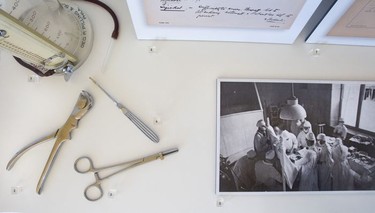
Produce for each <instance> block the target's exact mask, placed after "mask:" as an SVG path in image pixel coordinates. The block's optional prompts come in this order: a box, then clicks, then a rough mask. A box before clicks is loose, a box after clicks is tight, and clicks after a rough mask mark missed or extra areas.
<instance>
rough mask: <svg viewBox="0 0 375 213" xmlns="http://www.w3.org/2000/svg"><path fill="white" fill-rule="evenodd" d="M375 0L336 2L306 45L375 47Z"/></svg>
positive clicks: (342, 0) (343, 0)
mask: <svg viewBox="0 0 375 213" xmlns="http://www.w3.org/2000/svg"><path fill="white" fill-rule="evenodd" d="M374 8H375V0H341V1H337V2H336V3H335V5H334V6H333V7H332V9H331V10H330V11H329V13H328V14H327V15H326V16H325V17H324V19H323V20H322V22H321V23H320V24H319V25H318V27H317V28H316V29H315V30H314V32H313V33H312V34H311V35H310V36H309V38H308V39H307V40H306V42H307V43H322V44H343V45H360V46H375V9H374Z"/></svg>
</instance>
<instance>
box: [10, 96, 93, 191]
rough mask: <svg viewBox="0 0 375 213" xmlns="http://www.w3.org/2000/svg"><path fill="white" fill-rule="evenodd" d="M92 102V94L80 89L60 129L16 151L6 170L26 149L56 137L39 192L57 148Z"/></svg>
mask: <svg viewBox="0 0 375 213" xmlns="http://www.w3.org/2000/svg"><path fill="white" fill-rule="evenodd" d="M93 103H94V101H93V98H92V96H91V95H90V94H89V93H88V92H86V91H82V92H81V93H80V95H79V98H78V100H77V102H76V105H75V107H74V109H73V112H72V113H71V115H70V116H69V118H68V119H67V121H66V122H65V124H64V125H63V126H62V127H61V128H60V129H58V130H57V131H56V132H55V133H53V134H50V135H48V136H47V137H45V138H43V139H42V140H39V141H36V142H34V143H32V144H29V145H28V146H26V147H24V148H23V149H21V150H20V151H18V152H17V153H16V154H15V155H14V156H13V157H12V159H11V160H10V161H9V163H8V165H7V170H11V169H12V168H13V166H14V164H15V163H16V162H17V160H18V159H19V158H20V157H21V156H22V155H23V154H25V153H26V152H27V151H28V150H30V149H32V148H33V147H35V146H37V145H39V144H42V143H44V142H46V141H48V140H50V139H53V138H56V140H55V144H54V145H53V148H52V151H51V153H50V155H49V157H48V160H47V162H46V164H45V166H44V169H43V172H42V174H41V176H40V178H39V182H38V185H37V188H36V191H37V193H38V194H40V193H41V192H42V189H43V186H44V184H45V182H46V179H47V176H48V174H49V172H50V171H51V168H52V165H53V163H54V161H55V160H56V156H57V153H58V151H59V148H60V147H61V145H62V144H63V142H65V141H67V140H70V139H71V132H72V130H73V129H76V128H77V127H78V122H79V120H81V118H82V117H83V116H84V115H85V114H86V113H87V112H88V111H89V110H90V109H91V107H92V106H93Z"/></svg>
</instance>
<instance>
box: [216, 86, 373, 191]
mask: <svg viewBox="0 0 375 213" xmlns="http://www.w3.org/2000/svg"><path fill="white" fill-rule="evenodd" d="M374 88H375V82H354V81H307V80H306V81H287V80H253V79H218V80H217V156H216V157H217V166H216V173H217V175H216V192H217V193H218V194H220V193H236V192H241V193H246V192H247V193H253V192H275V193H277V192H317V191H325V192H327V191H369V190H374V189H375V102H374V101H373V100H372V96H373V94H372V92H373V90H374Z"/></svg>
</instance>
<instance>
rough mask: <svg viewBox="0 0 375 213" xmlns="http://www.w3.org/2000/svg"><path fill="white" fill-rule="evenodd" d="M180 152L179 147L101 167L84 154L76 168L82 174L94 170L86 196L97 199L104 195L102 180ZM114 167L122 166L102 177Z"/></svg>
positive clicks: (75, 165)
mask: <svg viewBox="0 0 375 213" xmlns="http://www.w3.org/2000/svg"><path fill="white" fill-rule="evenodd" d="M175 152H178V149H177V148H174V149H170V150H167V151H164V152H159V153H156V154H153V155H149V156H147V157H143V158H139V159H137V160H132V161H127V162H123V163H118V164H114V165H110V166H105V167H100V168H96V167H95V166H94V163H93V162H92V159H91V158H90V157H87V156H83V157H80V158H78V159H77V160H76V161H75V162H74V169H75V170H76V171H77V172H78V173H81V174H84V173H88V172H93V173H94V176H95V182H94V183H93V184H90V185H88V186H87V187H86V189H85V191H84V195H85V198H86V199H87V200H89V201H97V200H99V199H100V198H102V197H103V194H104V193H103V189H102V186H101V184H102V182H103V181H104V180H106V179H108V178H110V177H112V176H114V175H116V174H118V173H120V172H123V171H125V170H127V169H130V168H133V167H136V166H139V165H142V164H145V163H147V162H150V161H154V160H157V159H160V160H163V159H164V156H166V155H169V154H172V153H175ZM113 168H120V169H119V170H117V171H115V172H113V173H110V174H108V175H107V176H104V177H100V175H99V172H101V171H104V170H107V169H113Z"/></svg>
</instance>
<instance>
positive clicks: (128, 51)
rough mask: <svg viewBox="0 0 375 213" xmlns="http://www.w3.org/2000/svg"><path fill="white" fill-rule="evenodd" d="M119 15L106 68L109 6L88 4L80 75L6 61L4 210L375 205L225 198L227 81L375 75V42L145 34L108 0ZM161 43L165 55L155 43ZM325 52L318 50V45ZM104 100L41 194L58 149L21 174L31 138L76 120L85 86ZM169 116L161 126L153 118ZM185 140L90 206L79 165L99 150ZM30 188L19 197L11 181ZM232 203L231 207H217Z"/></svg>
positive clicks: (100, 157) (113, 183)
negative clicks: (45, 74) (221, 145)
mask: <svg viewBox="0 0 375 213" xmlns="http://www.w3.org/2000/svg"><path fill="white" fill-rule="evenodd" d="M105 2H106V3H108V4H109V5H110V6H111V7H112V8H113V9H114V10H115V11H116V13H117V14H118V16H119V19H120V23H121V32H120V37H119V39H118V41H116V42H115V45H114V46H113V49H112V52H111V57H110V59H109V63H108V64H107V66H106V67H107V69H105V70H101V69H100V67H101V64H102V62H103V60H102V58H103V57H104V55H105V49H106V48H107V44H108V43H109V36H110V34H111V31H112V24H111V23H112V21H111V18H110V17H109V15H108V14H107V13H105V12H104V11H103V10H101V9H99V8H97V7H96V6H93V5H90V4H89V3H80V5H82V6H81V7H82V9H84V10H85V11H87V13H88V14H89V16H90V18H91V20H92V22H93V25H94V30H95V45H94V49H93V52H92V54H91V55H90V57H89V59H88V61H87V62H86V63H85V64H84V65H83V66H82V67H81V68H80V69H79V70H78V71H77V73H75V74H74V76H73V78H72V79H71V80H70V81H69V82H64V81H63V79H62V78H60V77H51V78H46V79H41V80H40V82H38V83H30V82H28V81H27V79H28V77H29V75H31V72H30V71H27V70H25V69H23V68H21V67H20V66H19V65H17V64H16V63H15V62H14V60H13V58H12V57H11V56H9V55H7V54H5V53H4V52H2V53H1V56H0V74H1V78H0V100H1V101H0V129H1V134H0V169H1V170H0V211H2V212H5V211H13V212H31V213H33V212H92V213H95V212H179V213H187V212H189V213H195V212H205V213H210V212H226V213H229V212H259V213H261V212H290V211H303V212H305V213H309V212H311V213H312V212H314V213H315V212H342V213H343V212H373V209H374V207H375V206H374V202H373V200H374V193H373V192H354V193H344V194H340V193H328V194H302V193H296V194H278V195H250V196H217V195H215V160H216V159H215V157H216V79H217V78H272V79H337V80H375V73H374V65H375V60H374V58H375V48H374V47H357V46H334V45H307V44H305V43H304V42H303V38H299V39H298V40H297V41H296V42H295V44H293V45H274V44H255V43H231V42H191V41H139V40H137V39H136V36H135V32H134V28H133V26H132V23H131V18H130V15H129V12H128V8H127V6H126V4H125V0H112V1H109V0H105ZM150 46H155V47H156V48H157V51H156V53H149V51H148V48H149V47H150ZM315 48H319V49H320V50H321V55H320V56H318V57H314V56H312V54H311V50H313V49H315ZM89 76H93V77H94V78H96V80H98V81H99V82H100V83H101V84H102V85H103V86H104V87H105V88H107V89H108V90H109V92H111V93H112V95H113V96H114V97H116V98H117V99H118V100H121V101H122V102H123V103H124V104H125V105H127V106H128V107H129V108H130V109H132V110H133V111H134V112H135V113H136V114H138V115H139V116H140V117H141V118H142V119H143V120H144V121H145V122H146V123H147V124H149V125H150V126H152V128H153V129H154V130H155V131H156V132H157V133H158V134H159V136H160V138H161V141H160V143H159V144H153V143H152V142H150V141H149V140H148V139H147V138H146V137H144V136H143V135H142V134H141V133H140V132H139V131H138V130H137V129H135V127H134V126H133V125H132V124H130V122H129V121H128V120H127V119H126V118H125V117H124V116H123V115H122V114H121V112H120V111H118V110H117V109H116V108H115V106H114V104H113V103H112V102H110V100H109V99H108V98H107V97H105V95H104V94H103V93H102V92H101V91H99V90H98V89H97V88H96V87H95V86H94V85H93V84H92V83H90V82H89V80H88V77H89ZM83 89H84V90H87V91H89V92H90V93H91V94H92V95H93V96H94V98H95V106H94V107H93V109H92V110H91V111H90V112H89V113H88V114H87V115H86V116H85V117H84V118H83V119H82V121H81V122H80V126H79V128H78V129H76V130H75V131H74V132H73V139H72V140H71V141H68V142H67V143H66V144H64V146H63V147H62V150H61V152H60V154H59V156H58V159H57V160H56V162H55V164H54V166H53V169H52V171H51V173H50V175H49V177H48V180H47V183H46V185H45V189H44V191H43V193H42V194H41V195H38V194H36V193H35V187H36V184H37V181H38V178H39V176H40V173H41V171H42V169H43V167H44V163H45V161H46V159H47V157H48V154H49V152H50V150H51V147H52V143H46V144H43V145H40V146H39V147H36V148H34V149H33V150H30V151H29V152H28V153H27V154H25V155H24V156H23V157H22V158H21V159H20V160H19V161H18V162H17V164H16V165H15V167H14V168H13V169H12V170H11V171H6V170H5V167H6V164H7V162H8V160H9V159H10V158H11V157H12V156H13V154H14V153H16V152H17V151H18V150H19V149H21V148H22V147H23V146H25V145H26V144H28V143H30V142H32V141H34V140H36V139H38V138H40V137H42V136H44V135H46V134H48V133H50V132H52V131H54V130H56V129H57V128H59V127H60V126H61V125H62V124H63V123H64V122H65V120H66V119H67V117H68V115H69V114H70V112H71V110H72V107H73V105H74V103H75V101H76V99H77V97H78V94H79V92H80V91H81V90H83ZM155 119H159V120H160V123H159V124H154V120H155ZM172 147H178V148H179V149H180V152H179V153H177V154H175V155H172V156H170V157H167V158H166V159H165V160H164V161H157V162H152V163H150V164H147V165H143V166H141V167H138V168H134V169H132V170H129V171H128V172H125V173H123V174H120V175H118V176H116V177H113V178H112V179H110V180H108V181H107V182H105V183H104V184H103V188H104V190H105V192H108V191H109V190H117V194H116V195H115V196H114V198H108V196H107V195H105V196H104V198H102V200H100V201H98V202H89V201H87V200H85V198H84V197H83V190H84V187H86V186H87V185H88V184H89V183H91V182H92V181H93V180H94V179H93V176H91V175H89V174H87V175H82V174H78V173H76V172H75V171H74V169H73V162H74V161H75V159H76V158H78V157H80V156H82V155H89V156H91V157H92V158H93V159H94V161H95V163H96V164H97V165H98V166H103V165H106V164H110V163H114V162H120V161H124V160H130V159H133V158H136V157H141V156H143V155H147V154H151V153H154V152H158V151H162V150H164V149H168V148H172ZM15 186H20V187H22V189H23V190H22V192H21V193H19V194H16V195H12V194H11V187H15ZM219 198H224V205H223V207H217V206H216V202H217V200H218V199H219Z"/></svg>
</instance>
